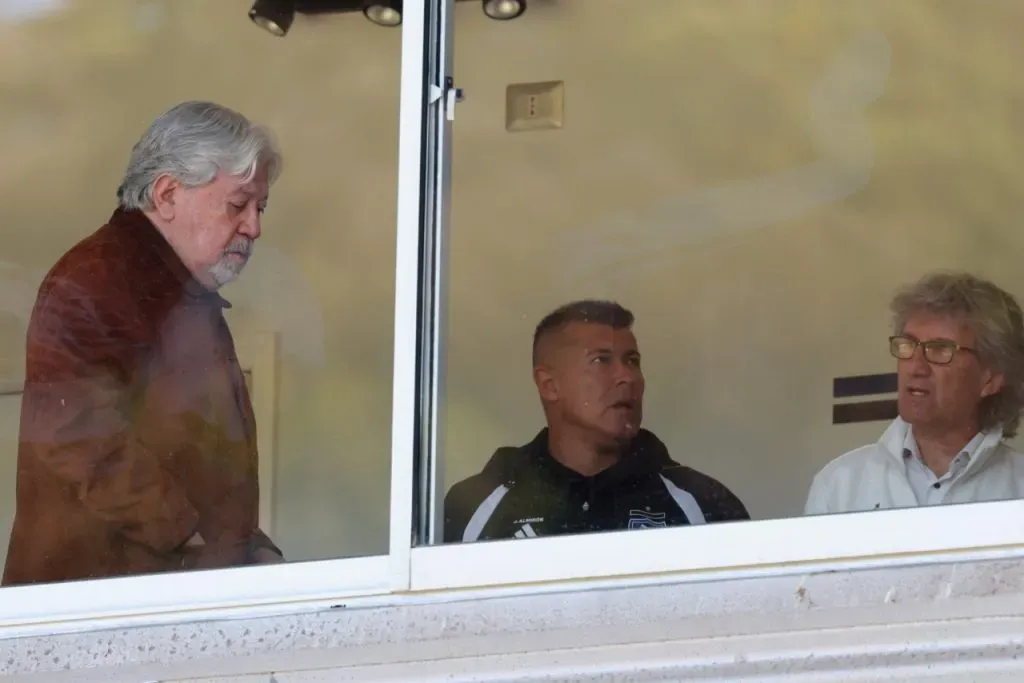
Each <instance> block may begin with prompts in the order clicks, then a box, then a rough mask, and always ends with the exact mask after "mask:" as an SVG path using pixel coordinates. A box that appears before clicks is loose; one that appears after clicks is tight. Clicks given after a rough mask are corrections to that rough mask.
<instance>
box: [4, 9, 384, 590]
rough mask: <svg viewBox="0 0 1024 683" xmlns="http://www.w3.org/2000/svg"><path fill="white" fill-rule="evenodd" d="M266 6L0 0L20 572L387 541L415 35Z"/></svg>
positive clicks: (92, 574)
mask: <svg viewBox="0 0 1024 683" xmlns="http://www.w3.org/2000/svg"><path fill="white" fill-rule="evenodd" d="M290 4H291V3H283V2H282V3H276V5H275V3H273V2H259V3H256V5H257V6H258V7H260V8H262V10H263V11H266V12H269V13H271V14H268V15H267V16H270V17H271V18H273V19H275V21H276V22H277V23H278V24H279V25H281V26H285V25H287V19H288V17H287V16H283V15H287V12H285V11H284V9H283V8H284V7H285V6H287V5H290ZM248 9H249V5H248V3H240V2H208V1H207V0H147V1H142V0H104V1H103V2H93V1H92V0H48V1H43V0H19V1H18V2H0V141H2V143H0V147H2V148H3V150H4V155H5V163H4V164H3V165H2V168H0V230H2V231H3V239H2V240H0V244H2V247H0V250H2V253H3V257H2V261H3V262H2V264H0V268H2V270H0V277H2V282H3V286H2V288H0V289H2V291H3V295H2V296H0V448H2V449H3V450H2V453H0V468H2V469H0V483H2V484H3V485H2V487H0V533H2V534H3V537H4V542H3V543H2V544H0V560H6V566H7V571H6V574H5V577H6V578H5V584H6V585H13V584H24V583H31V582H40V581H54V580H67V579H79V578H96V577H105V576H115V575H121V574H137V573H145V572H160V571H169V570H177V569H192V568H213V567H223V566H235V565H245V564H251V563H261V562H276V561H279V560H280V559H281V558H282V557H283V558H284V559H286V560H287V561H303V560H314V559H321V558H337V557H351V556H363V555H374V554H382V553H386V552H387V547H388V542H387V538H388V512H389V500H388V495H389V468H390V464H389V463H390V422H391V397H390V394H391V390H390V388H391V365H392V326H393V293H394V272H393V266H394V247H395V244H394V225H395V206H396V193H395V189H394V188H395V187H396V175H397V174H396V168H397V125H398V94H399V64H400V31H399V30H397V29H394V30H385V29H381V28H380V27H379V26H375V25H374V24H372V23H371V22H370V21H368V20H367V18H366V17H364V16H363V14H362V13H361V12H358V11H355V12H349V13H344V14H339V13H325V14H318V15H315V16H307V15H303V14H301V13H300V14H299V15H298V16H296V17H295V18H294V23H293V24H292V25H291V26H290V30H289V31H288V32H287V34H286V35H285V36H284V37H276V36H274V35H272V34H271V33H270V32H268V31H266V30H263V29H262V28H261V27H260V26H257V25H256V24H255V23H254V22H253V21H250V18H249V17H247V15H246V13H247V11H248ZM273 12H278V14H277V15H276V16H275V15H273V14H272V13H273ZM193 101H208V102H213V103H216V105H219V106H222V107H226V108H229V109H220V108H219V106H218V107H213V106H199V105H195V104H191V105H184V106H181V107H177V108H175V107H176V105H179V104H181V103H187V102H193ZM165 112H170V113H169V114H167V116H166V117H164V118H162V119H160V121H161V122H158V123H154V122H156V121H157V120H158V117H159V116H161V114H163V113H165ZM239 115H241V116H242V117H245V118H239ZM247 120H248V121H251V122H255V123H258V124H262V125H263V126H265V127H266V129H268V130H270V131H271V132H272V135H271V136H269V137H265V136H262V135H261V134H260V133H259V131H258V130H257V129H254V128H252V127H251V126H250V125H249V123H248V122H247ZM151 124H153V125H154V128H153V129H151V132H153V134H152V135H149V136H147V135H146V132H147V127H149V126H150V125H151ZM271 138H272V139H273V140H276V145H277V147H278V148H279V150H280V153H281V155H282V157H283V160H284V161H283V164H282V165H281V166H280V175H279V177H278V179H277V180H276V182H273V183H271V182H270V181H272V180H273V179H274V178H273V176H274V166H275V164H274V163H273V153H272V149H273V147H272V145H270V143H268V142H267V140H268V139H271ZM140 140H143V141H144V142H143V144H141V145H140V146H139V147H138V148H137V150H136V152H137V153H136V154H135V156H131V155H132V150H133V145H135V144H136V142H138V141H140ZM130 158H131V160H130ZM129 171H130V172H129ZM119 186H120V187H122V188H123V191H122V192H121V193H120V197H121V198H120V200H119V199H118V196H117V191H118V188H119ZM119 201H120V204H121V208H118V206H119V204H118V202H119ZM115 209H117V211H115ZM264 209H265V212H264ZM246 264H247V265H246ZM242 266H246V267H245V268H244V270H242ZM235 276H237V280H234V277H235ZM229 304H230V305H229ZM12 526H13V532H12V534H11V543H10V546H8V543H7V542H6V539H7V538H8V532H11V531H12Z"/></svg>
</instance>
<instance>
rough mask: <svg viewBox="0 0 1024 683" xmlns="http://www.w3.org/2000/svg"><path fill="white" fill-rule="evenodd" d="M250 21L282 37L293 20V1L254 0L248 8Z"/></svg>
mask: <svg viewBox="0 0 1024 683" xmlns="http://www.w3.org/2000/svg"><path fill="white" fill-rule="evenodd" d="M249 18H250V19H252V22H253V23H254V24H256V25H257V26H259V27H260V28H264V29H266V30H268V31H270V32H271V33H273V34H274V35H275V36H278V37H282V36H284V34H286V33H288V29H290V28H291V27H292V22H293V21H295V2H294V1H293V0H256V2H254V3H253V4H252V9H251V10H249Z"/></svg>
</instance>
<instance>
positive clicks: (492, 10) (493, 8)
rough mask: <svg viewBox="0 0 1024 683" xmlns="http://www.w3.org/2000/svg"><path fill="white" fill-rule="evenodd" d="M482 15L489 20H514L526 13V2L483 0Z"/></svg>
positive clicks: (521, 0) (520, 0) (524, 0)
mask: <svg viewBox="0 0 1024 683" xmlns="http://www.w3.org/2000/svg"><path fill="white" fill-rule="evenodd" d="M483 3H484V14H486V15H487V16H489V17H490V18H491V19H498V20H499V21H506V20H508V19H515V18H516V17H518V16H519V15H520V14H522V13H523V12H525V11H526V0H483Z"/></svg>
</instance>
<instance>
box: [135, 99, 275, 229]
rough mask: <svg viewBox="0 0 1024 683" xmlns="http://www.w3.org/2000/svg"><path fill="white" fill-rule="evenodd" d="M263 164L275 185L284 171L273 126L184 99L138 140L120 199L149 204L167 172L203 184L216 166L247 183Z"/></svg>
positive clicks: (194, 184) (141, 206) (142, 206)
mask: <svg viewBox="0 0 1024 683" xmlns="http://www.w3.org/2000/svg"><path fill="white" fill-rule="evenodd" d="M264 164H265V165H266V166H267V169H268V174H269V180H270V183H271V184H272V183H273V182H274V181H275V180H276V179H277V177H278V175H279V174H280V172H281V153H280V151H279V150H278V147H277V143H276V142H275V140H274V138H273V136H272V134H271V133H270V130H269V129H267V128H265V127H264V126H261V125H259V124H256V123H253V122H252V121H250V120H249V119H247V118H246V117H245V116H243V115H242V114H239V113H238V112H236V111H233V110H231V109H228V108H227V107H224V106H222V105H219V104H215V103H213V102H182V103H181V104H178V105H175V106H174V107H171V108H170V109H168V110H167V111H166V112H164V113H163V114H161V115H160V116H159V117H157V119H156V120H155V121H153V123H151V124H150V126H149V128H147V129H146V132H145V133H143V134H142V138H140V139H139V141H138V142H137V143H135V146H134V147H133V148H132V154H131V158H130V159H129V161H128V169H127V170H126V171H125V174H124V180H123V181H122V182H121V186H120V187H119V188H118V190H117V199H118V203H120V205H121V206H122V207H124V208H125V209H151V208H152V207H153V183H154V182H156V179H157V178H159V177H160V176H161V175H164V174H170V175H171V176H173V177H175V178H177V179H178V180H179V181H181V182H182V183H183V184H184V185H185V186H187V187H202V186H203V185H206V184H207V183H210V182H212V181H213V179H214V177H215V176H216V175H217V172H218V171H224V172H225V173H227V174H229V175H233V176H239V177H241V178H244V179H245V181H246V182H248V181H249V180H251V179H252V178H253V176H255V175H256V172H257V171H258V170H259V169H260V168H261V167H262V166H263V165H264Z"/></svg>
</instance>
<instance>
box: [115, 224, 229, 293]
mask: <svg viewBox="0 0 1024 683" xmlns="http://www.w3.org/2000/svg"><path fill="white" fill-rule="evenodd" d="M108 223H109V225H110V226H111V227H112V228H114V230H115V231H117V233H118V234H119V235H120V236H121V239H124V240H126V241H128V242H133V243H134V244H135V245H136V246H137V247H138V249H139V250H140V252H142V254H145V255H149V256H153V257H155V258H154V261H155V262H157V263H159V264H160V266H159V267H158V269H157V272H153V273H150V274H149V276H150V277H153V278H155V279H160V280H163V281H164V282H165V283H166V285H167V286H168V287H173V288H175V289H179V290H180V291H181V292H182V294H184V295H186V296H187V297H189V298H191V299H195V300H197V301H201V302H204V303H209V304H213V305H217V306H220V307H221V308H231V304H230V303H228V302H227V300H225V299H224V298H223V297H222V296H221V295H220V294H218V293H217V292H214V291H211V290H209V289H207V288H206V287H204V286H203V285H202V284H201V283H200V282H199V281H198V280H196V279H195V277H194V276H193V275H192V273H191V272H189V269H188V267H186V266H185V263H184V262H183V261H182V260H181V257H180V256H178V254H177V252H175V251H174V248H173V247H172V246H171V245H170V243H169V242H168V241H167V240H166V239H165V238H164V236H163V234H162V233H161V232H160V231H159V230H158V229H157V227H156V226H155V225H153V222H152V221H150V220H149V218H148V217H147V216H146V214H144V213H142V212H141V211H139V210H137V209H123V208H121V207H118V208H117V209H115V210H114V213H113V215H112V216H111V217H110V220H109V221H108Z"/></svg>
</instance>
